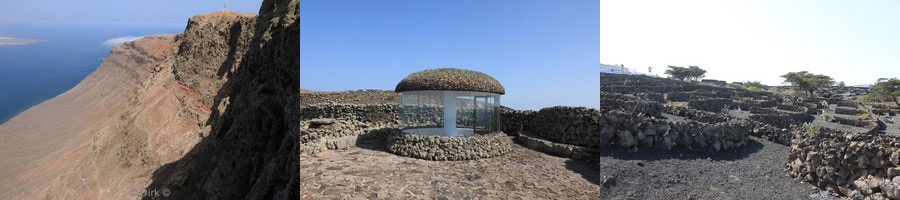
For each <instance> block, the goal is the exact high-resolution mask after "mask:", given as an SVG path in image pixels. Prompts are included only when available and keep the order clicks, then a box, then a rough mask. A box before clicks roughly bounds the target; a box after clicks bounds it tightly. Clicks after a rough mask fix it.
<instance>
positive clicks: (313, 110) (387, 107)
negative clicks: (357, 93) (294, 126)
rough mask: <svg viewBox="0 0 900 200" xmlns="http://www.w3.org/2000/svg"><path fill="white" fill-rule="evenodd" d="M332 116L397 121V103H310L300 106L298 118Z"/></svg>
mask: <svg viewBox="0 0 900 200" xmlns="http://www.w3.org/2000/svg"><path fill="white" fill-rule="evenodd" d="M316 118H332V119H343V120H353V121H360V122H371V123H395V124H396V123H397V122H398V121H399V120H400V115H399V114H398V105H397V104H332V103H326V104H312V105H309V106H301V107H300V120H301V121H302V120H310V119H316Z"/></svg>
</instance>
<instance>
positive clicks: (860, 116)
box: [856, 113, 872, 120]
mask: <svg viewBox="0 0 900 200" xmlns="http://www.w3.org/2000/svg"><path fill="white" fill-rule="evenodd" d="M871 117H872V116H870V115H869V113H863V114H859V115H857V116H856V119H859V120H869V118H871Z"/></svg>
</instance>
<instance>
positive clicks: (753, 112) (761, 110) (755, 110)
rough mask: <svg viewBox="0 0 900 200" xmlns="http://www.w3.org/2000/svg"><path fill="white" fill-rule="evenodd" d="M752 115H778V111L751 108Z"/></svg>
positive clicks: (756, 107)
mask: <svg viewBox="0 0 900 200" xmlns="http://www.w3.org/2000/svg"><path fill="white" fill-rule="evenodd" d="M750 113H751V114H778V111H776V110H775V109H771V108H763V107H758V106H753V107H750Z"/></svg>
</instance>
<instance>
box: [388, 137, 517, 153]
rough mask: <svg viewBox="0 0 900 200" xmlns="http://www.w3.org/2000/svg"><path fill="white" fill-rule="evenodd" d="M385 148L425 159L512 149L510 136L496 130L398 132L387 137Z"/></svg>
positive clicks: (505, 151)
mask: <svg viewBox="0 0 900 200" xmlns="http://www.w3.org/2000/svg"><path fill="white" fill-rule="evenodd" d="M387 145H388V151H390V152H392V153H394V154H397V155H401V156H408V157H413V158H419V159H426V160H474V159H480V158H490V157H494V156H500V155H503V154H506V153H508V152H509V151H511V150H512V139H511V137H509V136H507V135H506V134H505V133H500V132H495V133H490V134H486V135H478V134H476V135H473V136H468V137H452V136H431V135H421V134H409V133H397V134H393V135H391V136H389V137H388V139H387Z"/></svg>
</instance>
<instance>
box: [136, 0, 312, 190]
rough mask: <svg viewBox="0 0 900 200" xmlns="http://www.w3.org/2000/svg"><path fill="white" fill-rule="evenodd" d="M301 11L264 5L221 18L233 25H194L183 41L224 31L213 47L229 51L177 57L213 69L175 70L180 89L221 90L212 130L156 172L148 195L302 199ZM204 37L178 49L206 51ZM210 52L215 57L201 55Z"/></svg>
mask: <svg viewBox="0 0 900 200" xmlns="http://www.w3.org/2000/svg"><path fill="white" fill-rule="evenodd" d="M299 12H300V10H299V1H286V0H282V1H264V2H263V4H262V7H261V8H260V16H258V17H256V18H253V19H252V20H251V21H245V20H228V19H222V18H219V19H222V20H226V21H228V22H229V23H230V24H227V25H221V24H220V25H206V26H205V25H202V24H203V23H197V24H198V25H197V26H194V23H191V25H189V27H188V29H187V30H186V31H185V32H186V34H185V41H188V40H190V37H191V36H190V35H191V33H192V32H195V31H196V33H194V34H196V35H203V36H206V35H209V34H212V35H215V34H226V35H224V37H223V39H225V40H224V41H226V43H218V42H222V40H221V39H216V40H215V41H216V42H214V43H216V44H214V45H212V46H215V47H219V48H224V49H216V50H212V51H211V52H213V53H203V54H200V55H198V54H196V53H195V52H190V53H189V52H179V54H178V56H179V58H178V59H176V60H183V61H191V60H195V61H200V62H201V63H203V62H204V61H205V60H206V59H212V62H211V63H213V64H211V65H206V66H205V67H201V68H200V69H197V68H194V67H196V66H204V65H191V64H186V65H184V68H185V69H186V70H179V69H180V68H181V67H180V66H179V64H176V65H175V70H176V74H178V75H179V76H180V77H183V78H179V81H180V82H182V83H183V84H185V85H189V86H190V87H193V88H197V89H200V90H203V89H209V90H210V91H216V92H215V94H214V96H211V98H212V99H211V100H212V101H211V103H212V104H211V108H212V110H211V115H210V116H209V118H208V120H207V121H206V123H207V124H209V125H210V126H211V133H210V135H209V136H208V137H206V138H204V139H203V140H202V141H201V142H200V143H198V144H197V145H196V146H195V147H194V148H193V149H192V150H191V151H190V152H189V153H188V154H187V155H185V156H184V158H182V159H181V160H178V161H176V162H173V163H170V164H167V165H165V166H163V167H161V168H160V169H159V170H156V171H155V172H154V173H153V178H152V179H153V183H152V184H151V185H150V186H149V187H148V189H149V190H161V189H170V190H172V196H170V197H176V198H200V197H218V198H248V199H272V198H276V199H295V198H297V197H299V191H298V190H299V178H300V177H299V174H298V173H299V170H300V168H299V163H298V159H299V144H298V143H299V138H298V136H299V132H300V129H299V123H300V122H299V113H298V112H299V102H300V99H299V93H300V88H299V83H300V80H299V76H300V66H299V53H300V51H299V48H300V46H299V44H300V43H299V39H300V37H299V33H300V32H299V20H298V17H299ZM207 17H209V16H207ZM194 27H197V28H199V30H194ZM205 38H206V37H204V39H201V41H197V42H196V43H194V42H192V43H188V42H185V43H183V44H182V46H181V51H191V49H194V48H193V44H203V45H200V48H206V46H209V45H206V44H204V43H205V42H206V41H205V40H206V39H205ZM235 38H237V39H235ZM244 38H249V41H245V40H244ZM195 39H196V38H195ZM208 54H212V55H216V56H213V57H204V56H202V55H208ZM223 54H224V56H221V55H223ZM221 59H224V60H221ZM220 60H221V61H222V62H221V65H219V66H220V67H218V68H216V67H215V66H216V64H218V63H219V61H220ZM206 63H210V62H206ZM212 69H216V70H215V71H213V70H212ZM182 72H183V73H182ZM213 72H215V74H213ZM182 74H183V75H184V76H182ZM209 76H213V77H216V79H215V80H214V81H208V80H209V79H208V77H209ZM219 81H221V85H219V84H218V82H219ZM216 88H219V89H218V90H215V89H216ZM211 95H212V94H211ZM203 97H204V95H201V101H202V98H203Z"/></svg>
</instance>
